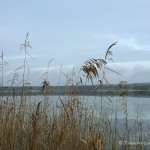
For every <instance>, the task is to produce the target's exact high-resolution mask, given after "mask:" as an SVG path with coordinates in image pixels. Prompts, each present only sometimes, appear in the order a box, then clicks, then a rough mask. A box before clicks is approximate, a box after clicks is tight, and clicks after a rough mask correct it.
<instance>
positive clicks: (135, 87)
mask: <svg viewBox="0 0 150 150" xmlns="http://www.w3.org/2000/svg"><path fill="white" fill-rule="evenodd" d="M24 93H25V95H31V96H36V95H43V92H42V88H41V87H40V86H25V87H24ZM21 94H22V87H21V86H16V87H10V86H7V87H3V88H2V87H0V96H20V95H21ZM46 94H48V95H69V94H71V95H73V94H76V95H106V94H107V95H108V96H113V95H120V96H121V95H122V96H123V95H125V94H126V95H128V96H139V97H150V83H135V84H126V85H121V86H119V85H115V84H110V85H86V86H85V85H84V86H83V85H79V86H76V85H75V86H67V85H66V86H50V87H49V90H48V92H47V93H46Z"/></svg>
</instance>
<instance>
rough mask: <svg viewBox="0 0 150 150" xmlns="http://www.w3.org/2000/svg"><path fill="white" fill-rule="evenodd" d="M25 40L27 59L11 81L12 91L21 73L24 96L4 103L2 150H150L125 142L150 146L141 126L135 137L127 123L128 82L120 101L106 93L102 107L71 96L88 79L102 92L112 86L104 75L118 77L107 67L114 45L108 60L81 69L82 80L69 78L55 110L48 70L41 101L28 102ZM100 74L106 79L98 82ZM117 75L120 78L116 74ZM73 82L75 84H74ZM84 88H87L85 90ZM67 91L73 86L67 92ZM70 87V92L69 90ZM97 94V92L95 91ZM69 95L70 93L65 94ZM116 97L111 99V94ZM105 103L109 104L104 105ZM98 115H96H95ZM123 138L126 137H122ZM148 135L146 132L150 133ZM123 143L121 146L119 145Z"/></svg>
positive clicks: (0, 117)
mask: <svg viewBox="0 0 150 150" xmlns="http://www.w3.org/2000/svg"><path fill="white" fill-rule="evenodd" d="M28 36H29V34H27V36H26V39H25V43H24V44H23V45H21V48H22V49H23V50H24V54H25V58H24V62H23V65H22V66H21V67H19V68H17V69H16V70H14V72H13V73H12V76H13V78H12V79H11V80H10V81H9V82H10V83H11V86H12V91H13V86H14V84H15V82H17V81H18V80H17V79H18V74H17V70H18V69H22V68H23V75H22V81H21V82H20V83H22V94H21V96H18V97H17V96H15V91H13V92H12V91H11V92H12V93H13V94H12V95H11V96H9V97H7V99H6V100H4V99H2V98H1V99H0V149H2V150H6V149H7V150H18V149H21V150H32V149H34V150H61V149H63V150H70V149H73V150H120V149H123V150H129V149H135V150H136V149H141V150H142V149H149V148H148V146H143V145H140V144H139V145H137V144H136V145H128V144H126V143H125V142H123V141H130V137H131V136H132V137H135V138H136V140H137V141H136V142H144V141H145V142H148V141H149V138H145V137H143V134H144V133H145V132H144V131H143V126H142V121H141V120H139V118H137V119H136V120H135V123H134V125H133V127H132V128H134V129H137V130H136V131H138V132H136V131H135V133H134V132H131V130H130V129H131V126H129V119H128V105H127V91H126V90H125V88H124V86H125V84H126V83H125V82H123V81H122V82H120V84H119V85H118V88H119V91H120V99H119V100H117V99H115V96H112V97H109V96H108V95H107V92H102V94H101V97H100V98H99V100H100V105H99V106H100V107H98V108H97V107H96V105H97V104H95V105H94V106H93V107H92V108H91V107H90V106H89V104H88V102H87V99H86V97H84V96H83V97H81V96H79V95H78V94H77V92H76V91H75V90H73V88H70V87H73V86H74V85H76V84H81V85H83V84H84V83H83V80H84V78H85V80H86V82H87V81H89V82H90V83H91V84H93V80H97V82H99V83H100V84H99V85H98V86H101V87H103V85H104V84H108V85H109V81H108V79H107V77H106V72H105V70H106V69H109V70H110V71H113V72H115V73H117V72H116V71H114V70H111V69H110V68H108V67H107V64H108V61H109V60H110V59H111V57H112V52H111V48H112V47H113V46H115V45H116V42H115V43H113V44H112V45H110V47H109V48H108V49H107V51H106V55H105V57H104V59H94V58H92V59H90V60H87V61H85V63H84V64H83V66H81V70H80V71H81V72H82V73H84V75H82V73H81V74H79V75H76V74H75V72H74V70H73V71H72V73H71V74H70V75H68V74H65V73H63V75H65V76H66V81H67V83H66V90H67V91H69V94H66V95H64V96H63V97H61V96H58V98H57V105H56V103H55V104H54V103H53V102H52V100H51V99H52V98H53V96H52V95H49V90H50V83H49V79H48V68H49V65H50V62H51V61H50V62H49V64H48V67H47V70H46V72H45V73H44V74H43V76H42V77H44V81H43V82H42V90H43V95H42V96H41V98H40V99H39V100H38V98H36V97H32V96H31V97H30V96H27V94H26V93H27V91H25V88H24V87H25V84H28V82H26V81H28V79H26V76H25V74H26V70H27V60H26V55H29V54H28V52H27V48H30V47H31V46H30V43H29V41H28ZM100 72H102V76H100ZM117 74H119V73H117ZM70 81H71V82H70ZM59 82H60V81H59ZM86 82H85V84H86ZM68 85H69V86H68ZM67 87H69V89H68V88H67ZM93 90H96V89H93ZM67 93H68V92H67ZM112 94H113V93H112ZM104 97H106V99H104ZM118 107H119V108H120V107H121V108H122V110H123V113H124V120H123V124H121V128H120V124H119V118H118ZM96 111H97V113H96V114H95V112H96ZM123 133H124V134H123ZM147 133H148V131H147ZM119 141H122V143H121V145H120V142H119Z"/></svg>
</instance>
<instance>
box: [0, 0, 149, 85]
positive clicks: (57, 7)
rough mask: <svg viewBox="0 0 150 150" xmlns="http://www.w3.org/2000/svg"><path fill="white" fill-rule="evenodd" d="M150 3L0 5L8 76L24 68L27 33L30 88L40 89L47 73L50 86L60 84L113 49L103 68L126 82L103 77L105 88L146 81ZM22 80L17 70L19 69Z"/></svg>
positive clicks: (74, 0) (89, 0) (0, 46)
mask: <svg viewBox="0 0 150 150" xmlns="http://www.w3.org/2000/svg"><path fill="white" fill-rule="evenodd" d="M149 8H150V1H149V0H126V1H123V0H42V1H41V0H21V1H19V0H13V1H12V0H5V1H4V0H0V52H2V51H3V52H4V59H5V60H6V61H7V62H8V65H7V66H6V67H5V71H4V72H5V81H8V80H9V79H10V78H11V77H12V75H9V73H10V72H12V71H13V70H15V69H17V68H18V67H20V66H22V65H23V58H24V53H23V51H20V49H19V47H20V45H21V44H22V43H23V42H24V40H25V36H26V33H27V32H29V41H30V44H31V46H32V49H28V53H29V54H30V55H31V56H32V57H33V59H30V58H28V59H27V61H28V65H29V68H30V83H31V84H32V85H40V83H41V82H42V81H41V80H40V77H41V76H42V74H43V73H44V71H46V67H47V65H48V63H49V61H50V60H51V59H53V58H54V60H53V61H52V62H51V64H50V68H49V81H50V83H51V84H52V85H58V83H59V79H60V80H61V84H65V82H66V81H65V76H64V75H63V74H61V75H60V68H61V66H62V69H61V71H62V72H63V73H65V74H67V73H70V72H71V71H72V68H73V67H74V69H75V71H76V72H77V73H78V71H79V68H80V67H81V65H82V64H83V63H84V61H85V60H87V59H89V58H104V55H105V52H106V49H107V48H108V47H109V45H110V44H112V43H113V42H116V41H118V43H117V45H116V46H114V47H113V48H112V51H113V60H114V62H111V63H110V64H108V66H109V67H110V68H112V69H114V70H115V71H117V72H119V73H121V74H123V75H124V76H125V77H122V76H118V75H116V74H112V73H108V78H109V80H110V83H111V82H112V83H118V82H119V81H120V80H125V81H127V82H128V83H133V82H150V9H149ZM18 73H19V76H20V79H19V80H21V77H22V76H21V74H22V70H18Z"/></svg>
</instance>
